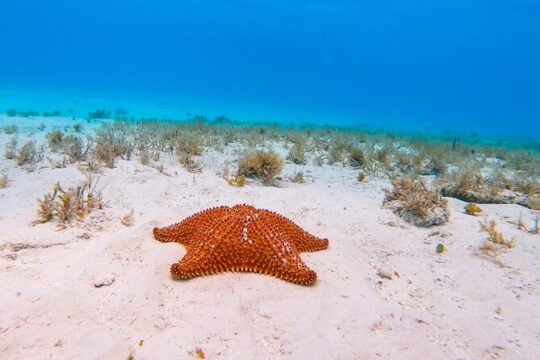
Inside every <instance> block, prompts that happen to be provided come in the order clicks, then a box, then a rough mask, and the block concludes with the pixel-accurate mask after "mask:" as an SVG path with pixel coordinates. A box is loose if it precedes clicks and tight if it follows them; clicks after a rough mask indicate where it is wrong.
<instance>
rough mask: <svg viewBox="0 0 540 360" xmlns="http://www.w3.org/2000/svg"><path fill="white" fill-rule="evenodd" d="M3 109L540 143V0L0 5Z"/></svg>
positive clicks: (9, 1) (22, 1)
mask: <svg viewBox="0 0 540 360" xmlns="http://www.w3.org/2000/svg"><path fill="white" fill-rule="evenodd" d="M0 9H1V13H2V17H1V20H0V44H1V47H2V49H1V51H0V111H2V110H6V109H7V108H10V107H17V108H21V109H22V108H34V109H36V110H40V111H44V110H53V109H55V108H57V107H59V108H61V109H62V110H65V109H67V108H72V109H74V111H75V112H79V113H85V112H86V111H89V110H90V109H93V108H95V107H107V108H110V109H114V108H116V107H122V108H126V109H128V110H129V111H130V113H131V114H133V115H136V116H159V117H163V116H167V117H185V116H186V115H189V114H194V113H204V114H208V115H209V116H214V115H218V114H225V115H228V116H230V117H233V118H237V119H239V120H264V121H281V122H296V123H300V122H312V123H319V124H320V123H326V124H333V125H351V124H353V125H354V124H363V125H368V126H374V127H382V128H390V129H395V130H409V131H416V130H421V131H433V132H441V131H445V130H450V131H453V132H463V133H473V132H475V133H479V134H486V135H496V136H522V137H533V138H537V139H538V138H540V20H539V19H540V2H538V1H536V0H511V1H497V0H474V1H472V0H466V1H465V0H455V1H427V0H426V1H424V0H419V1H403V0H401V1H384V0H377V1H360V0H358V1H348V0H347V1H322V0H318V1H284V0H273V1H270V0H258V1H257V0H253V1H247V0H245V1H240V0H228V1H212V0H209V1H194V0H187V1H186V0H184V1H179V0H161V1H150V0H92V1H75V0H49V1H43V0H1V1H0Z"/></svg>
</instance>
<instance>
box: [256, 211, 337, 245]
mask: <svg viewBox="0 0 540 360" xmlns="http://www.w3.org/2000/svg"><path fill="white" fill-rule="evenodd" d="M261 213H262V214H263V216H264V217H265V218H266V219H267V221H272V222H273V223H274V224H275V225H276V227H277V228H278V229H279V231H280V232H281V233H282V234H284V235H285V236H286V237H287V239H288V240H289V241H290V242H291V243H292V244H294V246H295V248H296V250H297V251H299V252H306V251H309V252H311V251H319V250H324V249H327V248H328V239H321V238H318V237H316V236H314V235H311V234H310V233H308V232H307V231H305V230H304V229H302V228H301V227H300V226H298V225H297V224H295V223H294V222H293V221H291V220H289V219H287V218H286V217H284V216H281V215H279V214H277V213H274V212H272V211H269V210H264V211H261Z"/></svg>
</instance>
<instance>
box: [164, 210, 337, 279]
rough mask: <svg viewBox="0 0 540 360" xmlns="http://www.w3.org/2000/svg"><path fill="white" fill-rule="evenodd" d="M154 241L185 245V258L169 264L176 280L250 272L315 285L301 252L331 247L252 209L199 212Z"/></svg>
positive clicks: (288, 223) (272, 215)
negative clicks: (231, 272) (221, 273)
mask: <svg viewBox="0 0 540 360" xmlns="http://www.w3.org/2000/svg"><path fill="white" fill-rule="evenodd" d="M154 237H155V238H156V239H157V240H159V241H162V242H171V241H174V242H178V243H180V244H182V245H184V246H185V248H186V252H187V253H186V255H185V256H184V257H183V258H182V259H181V260H180V261H179V262H177V263H175V264H173V265H172V266H171V275H172V277H173V278H176V279H190V278H194V277H197V276H202V275H210V274H215V273H219V272H224V271H251V272H257V273H262V274H268V275H273V276H276V277H278V278H280V279H283V280H287V281H291V282H293V283H297V284H302V285H311V284H313V283H315V280H316V279H317V274H316V273H315V271H313V270H311V269H310V268H308V267H307V266H306V264H304V262H303V261H302V259H300V256H299V253H300V252H305V251H317V250H323V249H326V248H328V239H319V238H317V237H315V236H313V235H311V234H309V233H308V232H306V231H304V230H303V229H302V228H301V227H300V226H298V225H296V224H295V223H293V222H292V221H291V220H289V219H287V218H285V217H284V216H281V215H279V214H277V213H275V212H272V211H269V210H262V209H256V208H254V207H253V206H249V205H236V206H233V207H228V206H220V207H215V208H210V209H207V210H204V211H201V212H199V213H196V214H194V215H192V216H190V217H188V218H186V219H184V220H183V221H182V222H180V223H177V224H173V225H171V226H168V227H164V228H154Z"/></svg>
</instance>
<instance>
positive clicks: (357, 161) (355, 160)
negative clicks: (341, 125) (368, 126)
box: [349, 148, 366, 168]
mask: <svg viewBox="0 0 540 360" xmlns="http://www.w3.org/2000/svg"><path fill="white" fill-rule="evenodd" d="M349 164H350V165H351V166H352V167H354V168H360V167H362V166H364V165H365V164H366V157H365V155H364V151H363V150H362V149H359V148H352V149H351V152H350V153H349Z"/></svg>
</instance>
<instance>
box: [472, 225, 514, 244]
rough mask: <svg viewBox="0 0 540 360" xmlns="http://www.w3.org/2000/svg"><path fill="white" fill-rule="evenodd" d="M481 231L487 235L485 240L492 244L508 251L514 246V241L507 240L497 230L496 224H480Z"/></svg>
mask: <svg viewBox="0 0 540 360" xmlns="http://www.w3.org/2000/svg"><path fill="white" fill-rule="evenodd" d="M480 227H481V229H482V231H484V232H486V233H487V234H488V238H487V240H488V241H490V242H492V243H493V244H497V245H502V246H505V247H507V248H509V249H511V248H513V247H514V246H515V245H516V242H515V240H514V239H512V240H508V239H506V238H505V236H504V235H503V234H502V233H501V232H499V231H498V230H497V222H496V221H495V220H491V221H490V222H489V223H488V222H487V220H486V221H484V222H481V223H480Z"/></svg>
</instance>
